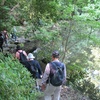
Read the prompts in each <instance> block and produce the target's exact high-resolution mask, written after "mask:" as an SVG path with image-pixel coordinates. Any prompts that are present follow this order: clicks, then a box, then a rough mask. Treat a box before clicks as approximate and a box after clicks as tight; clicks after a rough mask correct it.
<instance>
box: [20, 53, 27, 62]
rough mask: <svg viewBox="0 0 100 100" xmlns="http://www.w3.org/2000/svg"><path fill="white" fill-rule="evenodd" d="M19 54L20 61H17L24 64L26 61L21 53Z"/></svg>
mask: <svg viewBox="0 0 100 100" xmlns="http://www.w3.org/2000/svg"><path fill="white" fill-rule="evenodd" d="M19 54H20V59H19V60H20V62H21V63H24V62H25V61H27V58H26V56H25V55H24V53H23V51H22V52H19Z"/></svg>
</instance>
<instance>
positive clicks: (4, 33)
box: [2, 30, 8, 46]
mask: <svg viewBox="0 0 100 100" xmlns="http://www.w3.org/2000/svg"><path fill="white" fill-rule="evenodd" d="M2 35H3V38H4V43H5V46H8V34H7V31H6V30H4V31H3V32H2Z"/></svg>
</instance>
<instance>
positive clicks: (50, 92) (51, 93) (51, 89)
mask: <svg viewBox="0 0 100 100" xmlns="http://www.w3.org/2000/svg"><path fill="white" fill-rule="evenodd" d="M60 92H61V86H57V87H56V86H53V85H52V84H47V86H46V90H45V91H44V100H52V97H53V100H60Z"/></svg>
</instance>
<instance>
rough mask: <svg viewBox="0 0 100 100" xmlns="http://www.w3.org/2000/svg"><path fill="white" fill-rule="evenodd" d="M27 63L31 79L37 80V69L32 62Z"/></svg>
mask: <svg viewBox="0 0 100 100" xmlns="http://www.w3.org/2000/svg"><path fill="white" fill-rule="evenodd" d="M28 63H29V65H30V68H29V71H30V73H31V74H32V76H33V78H37V76H36V73H38V69H37V67H36V65H35V64H34V65H33V64H32V62H30V61H29V62H28Z"/></svg>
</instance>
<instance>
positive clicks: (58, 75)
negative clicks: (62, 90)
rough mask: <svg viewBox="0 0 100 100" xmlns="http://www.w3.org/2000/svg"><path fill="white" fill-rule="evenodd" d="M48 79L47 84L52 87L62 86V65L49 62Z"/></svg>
mask: <svg viewBox="0 0 100 100" xmlns="http://www.w3.org/2000/svg"><path fill="white" fill-rule="evenodd" d="M49 78H50V79H49V82H50V83H51V84H52V85H53V86H60V85H62V84H63V81H64V64H62V63H61V62H51V63H50V76H49Z"/></svg>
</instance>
